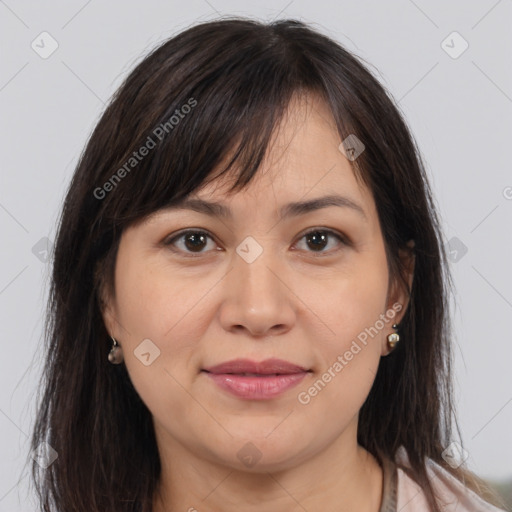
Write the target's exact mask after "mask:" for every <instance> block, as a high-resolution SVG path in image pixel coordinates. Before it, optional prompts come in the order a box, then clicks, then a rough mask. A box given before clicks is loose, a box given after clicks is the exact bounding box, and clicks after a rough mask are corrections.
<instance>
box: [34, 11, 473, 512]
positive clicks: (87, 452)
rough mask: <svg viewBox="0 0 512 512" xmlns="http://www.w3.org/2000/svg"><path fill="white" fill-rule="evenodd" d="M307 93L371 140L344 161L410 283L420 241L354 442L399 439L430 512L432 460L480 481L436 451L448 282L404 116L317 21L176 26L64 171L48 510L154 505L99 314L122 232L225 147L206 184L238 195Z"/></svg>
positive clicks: (44, 495)
mask: <svg viewBox="0 0 512 512" xmlns="http://www.w3.org/2000/svg"><path fill="white" fill-rule="evenodd" d="M306 93H314V94H318V95H320V96H321V97H322V98H323V99H324V100H325V101H326V102H327V104H328V106H329V107H330V109H331V111H332V114H333V116H334V118H335V120H336V123H337V126H338V130H339V135H340V141H342V140H344V139H345V138H346V137H347V136H348V135H350V134H355V135H356V136H357V138H358V139H360V140H361V141H362V142H363V143H364V145H365V151H364V152H363V153H362V154H361V155H360V156H359V157H358V158H357V160H356V161H354V162H353V169H354V172H355V173H356V177H357V178H358V180H361V181H362V182H363V183H364V184H366V185H367V186H368V187H369V189H370V190H371V192H372V194H373V197H374V200H375V204H376V207H377V212H378V215H379V218H380V223H381V227H382V232H383V236H384V242H385V247H386V254H387V259H388V265H389V270H390V275H391V276H392V277H393V278H396V279H401V280H402V283H403V285H404V286H407V283H406V280H405V277H404V272H405V269H404V268H403V266H402V265H401V261H400V259H399V252H398V251H399V250H400V249H404V250H407V248H406V243H407V242H408V241H409V240H411V239H412V240H414V242H415V247H414V254H415V268H414V281H413V285H412V288H411V289H410V290H409V292H410V302H409V306H408V308H407V311H406V313H405V316H404V318H403V321H402V323H401V327H400V335H401V338H402V339H403V342H400V343H399V345H398V347H397V349H396V350H395V351H394V352H393V353H392V354H391V355H389V356H388V357H384V358H382V359H381V362H380V366H379V369H378V373H377V376H376V378H375V382H374V385H373V387H372V389H371V391H370V393H369V396H368V397H367V400H366V401H365V403H364V405H363V406H362V408H361V410H360V416H359V430H358V442H359V443H360V444H361V445H362V446H363V447H364V448H366V449H367V450H368V451H370V452H371V453H372V454H373V455H374V456H375V457H377V458H378V459H379V460H380V461H382V460H383V459H384V458H389V459H394V456H395V452H396V450H397V449H398V448H399V447H400V446H403V447H404V448H405V449H406V450H407V453H408V455H409V458H410V462H411V466H412V473H411V474H412V475H413V477H414V478H415V479H416V480H417V481H418V482H419V483H420V485H421V486H422V487H423V489H424V490H425V492H426V495H427V497H428V499H429V502H430V504H431V506H432V510H434V511H439V508H438V505H436V504H435V500H434V495H433V492H432V487H431V485H430V482H429V479H428V478H427V474H426V469H425V467H426V466H425V458H426V457H428V458H431V459H432V460H434V461H436V462H438V463H439V464H441V465H442V466H443V467H445V468H446V469H447V470H448V471H450V472H451V473H452V474H454V475H455V476H456V477H457V478H459V479H460V480H462V481H465V483H466V485H468V486H472V487H473V488H476V484H474V483H471V482H473V477H472V476H471V474H470V473H469V472H465V471H463V470H462V469H461V468H459V469H452V468H451V467H450V466H449V465H447V464H446V463H445V461H444V460H443V458H442V457H441V453H442V451H443V450H444V448H445V447H446V446H447V445H448V444H449V443H450V442H451V441H452V434H453V430H452V423H453V419H454V417H455V415H454V408H453V402H452V391H451V377H450V362H451V353H450V336H451V334H450V331H451V328H450V324H449V315H448V314H447V311H448V300H447V296H448V295H447V292H448V290H449V288H448V287H449V285H451V278H450V275H449V272H448V265H447V261H446V255H445V253H444V249H443V244H442V239H441V231H440V227H439V222H438V219H437V217H436V208H435V205H434V201H433V199H432V196H431V192H430V189H429V185H428V181H427V177H426V173H425V170H424V166H423V164H422V161H421V158H420V155H419V151H418V149H417V147H416V144H415V142H414V140H413V138H412V136H411V134H410V133H409V130H408V128H407V126H406V124H405V122H404V120H403V118H402V116H401V114H400V112H399V108H398V106H397V105H396V104H395V103H394V102H393V100H392V99H391V97H390V95H389V94H388V93H387V92H386V91H385V89H384V88H383V87H382V86H381V85H380V84H379V82H378V81H377V79H376V78H375V77H374V76H373V75H372V74H371V73H370V72H369V71H368V69H367V67H366V66H365V65H364V64H363V63H362V60H361V59H360V58H357V57H355V56H354V55H352V54H351V53H350V52H348V51H347V50H345V49H344V48H343V47H342V46H341V45H340V44H339V43H337V42H335V41H333V40H331V39H330V38H329V37H327V36H324V35H322V34H320V33H319V32H317V31H315V30H313V29H312V28H311V27H308V26H307V25H305V24H303V23H301V22H299V21H295V20H280V21H276V22H273V23H262V22H258V21H255V20H250V19H244V18H228V19H221V20H217V21H213V22H208V23H203V24H199V25H196V26H193V27H191V28H189V29H187V30H185V31H183V32H182V33H180V34H178V35H176V36H175V37H172V38H171V39H169V40H168V41H166V42H164V43H163V44H161V45H160V46H159V47H157V48H156V49H154V50H153V51H152V52H151V53H150V54H149V55H148V56H146V57H145V58H144V59H143V60H142V61H141V62H140V63H139V64H138V65H137V66H136V67H135V69H134V70H133V71H132V72H131V73H130V75H129V76H128V77H127V78H126V79H125V81H124V83H123V84H122V85H121V87H120V88H119V89H118V90H117V92H116V93H115V94H114V96H113V98H112V99H111V101H110V103H109V105H108V107H107V108H106V110H105V112H104V113H103V115H102V117H101V119H100V120H99V122H98V123H97V126H96V127H95V129H94V131H93V133H92V135H91V137H90V139H89V141H88V143H87V146H86V148H85V150H84V152H83V153H82V155H81V157H80V160H79V163H78V165H77V168H76V170H75V173H74V175H73V178H72V181H71V184H70V187H69V190H68V192H67V196H66V198H65V202H64V206H63V209H62V213H61V217H60V223H59V229H58V234H57V237H56V241H55V252H54V255H53V273H52V281H51V289H50V298H49V301H48V311H47V321H46V329H45V335H46V336H45V339H46V345H45V350H46V364H45V369H44V373H43V375H42V380H41V386H40V395H39V396H38V400H39V403H38V407H39V408H38V412H37V418H36V423H35V427H34V432H33V437H32V441H31V442H32V448H33V449H35V448H36V447H37V446H38V445H39V444H40V443H42V442H44V441H46V442H47V443H48V444H49V445H50V446H51V447H52V448H53V449H54V450H56V452H57V454H58V458H57V459H56V460H55V461H54V462H53V464H51V465H50V466H48V467H47V468H46V469H43V468H41V467H40V466H39V465H38V464H37V463H36V462H33V464H32V478H33V481H34V482H35V484H36V490H37V493H38V498H39V500H40V503H41V510H44V511H46V512H49V511H59V512H74V511H77V512H78V511H79V512H83V511H85V510H87V511H88V512H99V511H102V512H106V511H112V512H113V511H116V512H120V511H141V510H143V509H147V510H150V508H151V507H150V504H151V502H152V497H153V493H154V491H155V489H156V485H157V482H158V478H159V473H160V461H159V455H158V449H157V445H156V441H155V436H154V431H153V424H152V418H151V414H150V412H149V410H148V409H147V407H146V406H145V404H144V403H143V402H142V400H141V399H140V397H139V396H138V394H137V392H136V391H135V389H134V387H133V385H132V383H131V381H130V378H129V376H128V374H127V371H126V367H125V366H124V365H118V366H112V365H111V364H109V362H108V360H107V354H108V351H109V349H110V344H111V340H110V338H109V336H108V333H107V331H106V328H105V325H104V322H103V319H102V316H101V312H102V307H103V304H102V297H103V293H104V291H105V290H108V291H110V293H113V292H114V289H113V274H114V267H115V261H116V254H117V248H118V244H119V240H120V236H121V234H122V232H123V230H124V229H126V228H127V227H128V226H130V225H133V224H135V223H138V222H140V221H142V220H143V219H145V218H146V217H147V216H148V215H149V214H151V213H153V212H155V211H157V210H159V209H161V208H164V207H166V206H168V205H171V204H173V203H174V202H177V201H179V200H180V199H182V198H184V197H185V196H187V195H188V194H190V193H191V192H193V191H195V190H196V189H198V188H199V187H200V186H202V185H204V184H206V183H207V182H208V181H207V180H208V179H209V178H210V177H212V175H211V172H212V170H213V169H214V168H218V166H219V165H220V163H222V162H223V161H224V159H225V157H226V155H232V158H231V159H230V160H229V162H228V163H227V165H226V166H225V168H223V169H222V172H220V173H216V176H220V175H221V174H224V173H226V172H228V171H231V172H233V169H236V170H237V174H236V177H237V179H236V182H234V184H233V188H232V190H241V189H242V188H243V187H245V186H246V185H247V184H248V183H249V182H250V180H251V179H252V177H253V176H254V175H255V173H256V172H257V170H258V168H259V166H260V164H261V162H262V160H263V158H264V156H265V154H266V151H267V146H268V144H269V140H270V138H271V135H272V133H273V130H274V128H275V126H276V125H277V124H278V122H279V121H280V120H281V118H282V117H283V114H284V112H285V110H286V108H287V106H288V104H289V102H290V100H291V98H292V96H293V95H296V94H306ZM142 147H146V151H144V153H145V155H144V156H143V155H142V153H143V151H142V150H141V149H140V148H142ZM134 152H136V153H137V156H136V155H135V154H134ZM139 157H140V158H139ZM376 191H378V193H376ZM457 431H458V428H457ZM458 437H460V436H458ZM475 481H476V480H475Z"/></svg>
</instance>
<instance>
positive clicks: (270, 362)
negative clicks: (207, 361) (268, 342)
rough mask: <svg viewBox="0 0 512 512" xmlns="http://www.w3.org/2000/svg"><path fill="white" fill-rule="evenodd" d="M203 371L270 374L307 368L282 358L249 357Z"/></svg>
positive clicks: (304, 370) (300, 370)
mask: <svg viewBox="0 0 512 512" xmlns="http://www.w3.org/2000/svg"><path fill="white" fill-rule="evenodd" d="M203 371H207V372H209V373H214V374H221V373H237V374H240V373H258V374H262V375H272V374H276V373H277V374H292V373H303V372H307V371H308V369H307V368H304V367H302V366H299V365H296V364H293V363H289V362H288V361H284V360H283V359H275V358H271V359H265V360H264V361H261V362H257V361H251V360H250V359H233V360H231V361H226V362H225V363H221V364H218V365H215V366H211V367H209V368H203Z"/></svg>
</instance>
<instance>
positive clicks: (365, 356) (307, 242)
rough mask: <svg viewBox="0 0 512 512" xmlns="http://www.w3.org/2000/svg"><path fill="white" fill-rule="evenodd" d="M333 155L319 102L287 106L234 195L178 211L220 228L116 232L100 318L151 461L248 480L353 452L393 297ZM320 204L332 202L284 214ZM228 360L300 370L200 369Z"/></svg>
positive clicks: (371, 222)
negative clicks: (172, 458) (147, 419)
mask: <svg viewBox="0 0 512 512" xmlns="http://www.w3.org/2000/svg"><path fill="white" fill-rule="evenodd" d="M340 143H341V141H340V140H339V136H338V133H337V131H336V128H335V124H334V120H333V119H332V117H331V114H330V112H329V110H328V107H327V106H326V105H325V104H324V103H323V102H322V101H321V100H319V99H318V98H315V97H312V96H310V97H309V100H308V104H307V106H306V105H305V104H304V103H301V102H298V101H294V102H292V103H291V105H290V109H289V111H288V115H287V116H286V117H285V118H284V122H283V124H282V126H281V130H280V131H279V132H278V134H277V138H276V139H275V144H274V145H273V146H272V149H271V151H270V153H269V158H268V159H267V160H265V162H264V164H263V165H262V167H261V169H260V172H259V174H258V175H257V176H256V177H255V179H254V180H253V181H252V182H251V183H250V184H249V186H248V188H247V189H245V190H244V191H242V192H237V193H235V194H232V195H231V196H228V195H225V193H224V191H223V190H222V188H221V187H220V186H219V184H218V183H212V184H210V185H209V186H208V187H207V188H203V189H201V190H198V191H197V192H196V193H194V194H193V195H192V196H190V197H189V199H192V198H193V199H201V200H203V201H207V202H215V203H219V204H221V205H222V206H223V210H225V211H226V212H229V213H228V214H226V215H223V216H221V215H219V214H218V211H217V210H218V208H215V209H214V208H211V212H212V214H208V213H206V208H203V209H202V210H203V211H201V212H199V211H195V210H192V209H172V210H171V209H169V210H161V211H158V212H157V213H156V214H154V215H153V216H152V217H150V218H149V219H148V221H147V222H145V223H143V224H140V225H138V226H136V227H132V228H129V229H127V230H126V231H125V232H124V233H123V236H122V238H121V241H120V246H119V252H118V256H117V262H116V270H115V297H112V298H111V299H110V301H109V307H108V308H107V310H106V311H105V313H104V319H105V322H106V325H107V328H108V330H109V332H110V333H111V334H112V335H113V336H114V337H115V338H116V339H117V340H118V341H119V344H120V345H121V346H122V349H123V353H124V361H125V364H126V367H127V370H128V373H129V375H130V378H131V380H132V382H133V385H134V386H135V389H136V390H137V392H138V393H139V395H140V397H141V398H142V400H143V401H144V403H145V404H146V406H147V407H148V409H149V410H150V412H151V414H152V415H153V421H154V426H155V433H156V436H157V442H158V445H159V448H160V449H161V450H162V452H163V453H165V452H166V450H168V453H169V454H176V456H177V454H182V455H183V456H184V457H186V456H192V457H196V458H201V459H204V460H208V461H209V462H212V463H216V464H222V465H227V466H230V467H233V468H238V469H246V470H247V471H262V472H263V471H269V470H278V469H285V468H287V467H292V466H294V465H296V464H298V463H300V462H302V461H305V460H307V459H309V458H312V457H314V456H315V455H316V454H319V453H321V452H322V451H324V450H325V449H326V448H328V447H330V446H331V445H333V443H337V446H339V447H340V448H341V447H343V446H344V447H346V449H353V448H354V446H355V444H356V429H357V418H358V412H359V409H360V408H361V406H362V404H363V402H364V401H365V399H366V397H367V395H368V393H369V391H370V388H371V386H372V383H373V381H374V378H375V374H376V372H377V367H378V365H379V361H380V357H381V356H383V355H386V354H387V348H386V336H387V335H388V334H390V333H392V332H395V331H394V329H393V328H392V325H393V323H398V322H399V321H400V319H401V317H402V316H403V313H404V312H405V308H406V306H407V298H406V295H405V294H404V293H402V292H401V291H399V290H398V288H396V293H395V287H394V286H393V287H392V288H390V290H389V296H388V278H389V275H388V268H387V263H386V255H385V250H384V242H383V237H382V233H381V231H380V226H379V219H378V216H377V212H376V209H375V204H374V201H373V199H372V196H371V194H370V192H369V191H368V190H367V189H366V188H360V186H359V185H358V183H357V182H356V179H355V177H354V174H353V171H352V169H351V165H350V162H349V160H348V159H347V157H346V156H345V154H344V153H343V152H342V151H340V149H339V146H340ZM325 196H339V197H340V198H345V200H341V199H339V205H333V201H331V202H330V203H329V204H327V203H326V204H324V205H323V206H322V203H318V204H317V205H316V207H315V203H312V207H307V208H306V207H304V208H297V207H289V206H288V205H290V204H292V203H298V202H300V203H302V202H310V201H314V200H318V199H320V198H323V197H325ZM348 201H350V203H349V202H348ZM344 204H345V205H344ZM350 205H352V206H350ZM353 205H357V206H353ZM280 212H283V216H280ZM188 230H190V231H193V232H197V231H199V232H200V233H195V234H194V233H189V234H186V233H185V231H188ZM338 237H339V238H338ZM238 358H240V359H249V360H252V361H255V362H261V361H264V360H266V359H270V358H278V359H281V360H284V361H287V362H289V363H291V364H293V365H297V366H300V367H303V368H304V369H305V370H307V371H306V372H303V371H297V369H295V370H291V369H286V368H284V369H283V370H282V371H284V373H286V372H288V373H290V372H291V373H292V375H288V376H287V377H282V376H281V377H279V376H278V377H275V376H274V377H268V376H267V377H261V376H245V377H244V376H240V375H232V376H228V375H226V374H225V373H226V371H224V370H221V374H217V377H213V376H212V375H213V374H212V373H207V372H205V371H204V369H206V368H211V367H212V366H214V365H219V364H220V363H224V362H228V361H232V360H234V359H238ZM243 369H244V368H239V369H238V370H237V369H235V370H233V369H232V370H231V371H234V372H238V373H240V372H242V370H243ZM245 369H246V371H247V368H245ZM271 370H272V368H271V369H270V370H269V371H271ZM274 371H275V373H279V371H277V370H275V369H274ZM248 372H249V373H252V372H250V371H248ZM223 373H224V375H222V374H223ZM287 386H291V387H287Z"/></svg>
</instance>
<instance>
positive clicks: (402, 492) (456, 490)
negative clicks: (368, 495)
mask: <svg viewBox="0 0 512 512" xmlns="http://www.w3.org/2000/svg"><path fill="white" fill-rule="evenodd" d="M396 460H397V462H399V463H401V464H403V465H404V466H406V467H410V464H409V458H408V457H407V453H406V451H405V449H403V447H402V448H401V449H400V450H399V452H398V453H397V459H396ZM382 471H383V488H382V504H381V507H380V509H379V512H431V509H430V508H429V506H428V503H427V499H426V496H425V494H424V493H423V491H422V489H421V487H420V486H419V485H418V484H417V483H416V482H415V481H414V480H413V479H412V478H411V477H409V475H407V473H406V472H405V471H404V470H403V469H401V468H399V467H397V465H396V463H395V462H393V461H391V460H384V461H383V463H382ZM427 474H428V475H429V478H430V479H431V482H432V485H433V487H434V490H435V492H436V494H437V495H438V496H439V498H440V508H441V510H443V512H505V511H503V510H501V509H498V508H496V507H495V506H493V505H491V504H488V503H486V502H485V501H484V500H483V499H482V498H480V496H478V495H477V494H475V493H474V492H473V491H471V490H470V489H468V488H467V487H465V486H464V484H463V483H462V482H460V481H459V480H457V479H456V478H455V477H454V476H452V475H451V474H450V473H448V471H446V469H444V468H442V467H441V466H440V465H439V464H437V463H436V462H434V461H433V460H430V459H429V460H428V462H427Z"/></svg>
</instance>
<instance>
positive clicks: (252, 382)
mask: <svg viewBox="0 0 512 512" xmlns="http://www.w3.org/2000/svg"><path fill="white" fill-rule="evenodd" d="M205 373H206V375H208V377H210V379H212V380H213V381H214V382H215V384H217V386H219V387H220V388H222V389H224V390H226V391H229V392H230V393H232V394H233V395H235V396H237V397H239V398H245V399H247V400H268V399H270V398H274V397H275V396H278V395H280V394H281V393H284V392H285V391H287V390H288V389H290V388H293V387H294V386H296V385H297V384H298V383H299V382H300V381H301V380H302V379H303V378H304V377H305V376H306V375H307V372H301V373H291V374H288V375H274V376H268V377H267V376H262V377H253V376H244V375H234V374H227V373H208V372H205Z"/></svg>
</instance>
